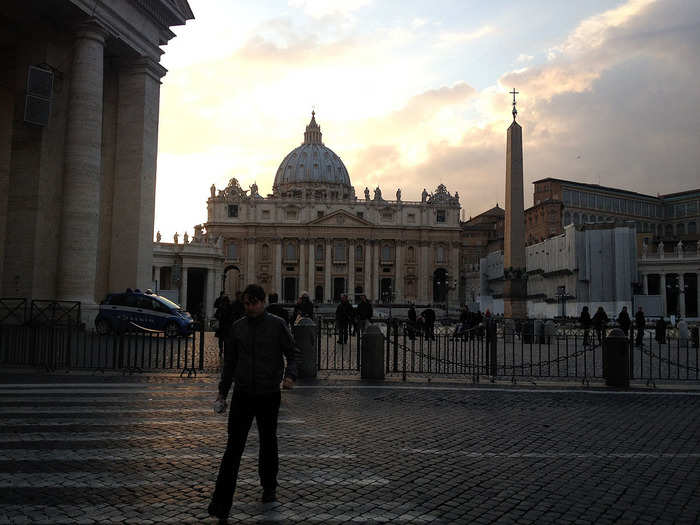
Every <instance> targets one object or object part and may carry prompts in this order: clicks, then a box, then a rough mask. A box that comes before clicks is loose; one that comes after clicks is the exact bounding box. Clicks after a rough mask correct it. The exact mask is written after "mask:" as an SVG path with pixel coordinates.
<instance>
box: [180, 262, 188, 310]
mask: <svg viewBox="0 0 700 525" xmlns="http://www.w3.org/2000/svg"><path fill="white" fill-rule="evenodd" d="M187 270H188V268H187V266H185V265H184V264H183V265H182V278H181V279H180V306H182V307H183V308H184V309H185V310H187Z"/></svg>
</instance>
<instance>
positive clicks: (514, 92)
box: [509, 88, 520, 120]
mask: <svg viewBox="0 0 700 525" xmlns="http://www.w3.org/2000/svg"><path fill="white" fill-rule="evenodd" d="M509 93H510V94H511V95H513V120H515V117H516V116H517V114H518V110H517V109H515V104H516V102H515V95H519V94H520V91H515V88H513V91H509Z"/></svg>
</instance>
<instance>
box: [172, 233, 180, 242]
mask: <svg viewBox="0 0 700 525" xmlns="http://www.w3.org/2000/svg"><path fill="white" fill-rule="evenodd" d="M179 240H180V236H179V235H178V234H177V232H175V235H173V242H174V243H175V244H177V243H178V242H179Z"/></svg>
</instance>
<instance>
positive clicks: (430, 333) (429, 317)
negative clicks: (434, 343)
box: [421, 305, 435, 339]
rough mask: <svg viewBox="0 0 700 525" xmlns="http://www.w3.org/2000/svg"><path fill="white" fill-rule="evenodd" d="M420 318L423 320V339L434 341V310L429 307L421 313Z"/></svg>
mask: <svg viewBox="0 0 700 525" xmlns="http://www.w3.org/2000/svg"><path fill="white" fill-rule="evenodd" d="M421 316H422V317H423V319H424V320H425V338H426V339H435V310H433V309H432V308H431V307H430V305H428V308H426V309H425V310H423V311H422V312H421Z"/></svg>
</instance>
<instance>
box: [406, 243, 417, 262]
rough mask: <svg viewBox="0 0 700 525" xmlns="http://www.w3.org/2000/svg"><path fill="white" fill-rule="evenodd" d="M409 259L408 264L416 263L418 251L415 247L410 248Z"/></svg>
mask: <svg viewBox="0 0 700 525" xmlns="http://www.w3.org/2000/svg"><path fill="white" fill-rule="evenodd" d="M407 259H408V262H416V249H415V248H414V247H413V246H409V247H408V252H407Z"/></svg>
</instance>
